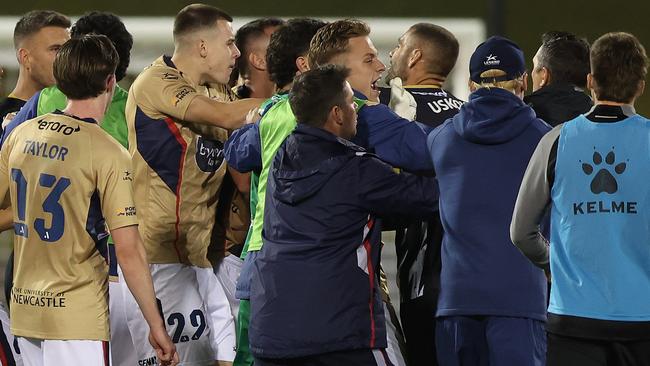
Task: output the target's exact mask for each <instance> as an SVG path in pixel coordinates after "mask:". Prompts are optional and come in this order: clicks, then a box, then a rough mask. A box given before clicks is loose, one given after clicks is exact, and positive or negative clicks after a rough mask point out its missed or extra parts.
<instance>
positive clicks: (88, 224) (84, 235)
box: [0, 112, 137, 341]
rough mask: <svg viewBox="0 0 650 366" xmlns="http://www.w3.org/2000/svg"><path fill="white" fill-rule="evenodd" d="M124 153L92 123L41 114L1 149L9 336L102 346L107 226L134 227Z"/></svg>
mask: <svg viewBox="0 0 650 366" xmlns="http://www.w3.org/2000/svg"><path fill="white" fill-rule="evenodd" d="M131 177H132V174H131V161H130V157H129V155H128V153H127V151H126V149H124V147H123V146H121V145H120V144H119V143H118V142H117V141H115V139H113V138H112V137H110V136H109V135H108V134H106V132H104V131H103V130H102V129H101V128H100V127H99V125H97V124H96V123H95V122H94V121H93V120H90V119H78V118H75V117H71V116H68V115H64V114H62V113H61V112H55V113H49V114H45V115H43V116H40V117H37V118H35V119H32V120H30V121H27V122H25V123H23V124H22V125H20V126H18V127H17V128H16V129H14V130H13V132H12V133H11V134H10V135H9V136H8V137H7V138H6V140H5V142H4V145H3V146H2V151H1V152H0V197H6V194H7V191H9V193H10V197H11V207H12V210H13V216H14V234H15V235H14V250H15V258H14V287H13V289H12V293H11V330H12V333H13V334H14V335H17V336H22V337H31V338H38V339H56V340H104V341H107V340H108V337H109V332H108V299H107V296H108V283H107V280H108V263H107V260H108V256H107V237H108V230H107V227H108V229H111V230H112V229H117V228H121V227H125V226H130V225H135V224H137V217H136V211H135V205H134V202H133V191H132V182H131V179H132V178H131Z"/></svg>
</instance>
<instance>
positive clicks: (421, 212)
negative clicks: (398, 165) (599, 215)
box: [357, 156, 439, 216]
mask: <svg viewBox="0 0 650 366" xmlns="http://www.w3.org/2000/svg"><path fill="white" fill-rule="evenodd" d="M357 172H358V177H357V181H358V182H359V183H358V184H357V192H358V194H359V198H360V200H361V204H362V206H363V207H364V208H366V209H368V210H369V211H370V212H372V213H373V214H376V215H391V214H403V215H410V216H428V215H432V214H433V213H435V212H436V211H437V210H438V196H439V192H438V184H437V181H436V179H435V178H434V177H424V176H417V175H414V174H410V173H396V172H395V171H394V170H393V168H392V167H391V166H390V165H388V164H386V163H384V162H383V161H381V160H379V159H377V158H376V157H374V156H364V157H362V158H361V159H359V166H358V169H357Z"/></svg>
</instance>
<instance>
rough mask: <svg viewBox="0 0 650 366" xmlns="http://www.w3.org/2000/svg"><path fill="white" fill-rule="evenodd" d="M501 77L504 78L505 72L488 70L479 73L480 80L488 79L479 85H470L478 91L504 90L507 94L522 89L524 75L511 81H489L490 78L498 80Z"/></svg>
mask: <svg viewBox="0 0 650 366" xmlns="http://www.w3.org/2000/svg"><path fill="white" fill-rule="evenodd" d="M502 76H506V72H505V71H502V70H498V69H490V70H486V71H483V72H482V73H481V79H488V80H486V81H483V82H481V83H480V84H479V83H477V82H475V81H472V85H473V86H474V88H475V89H480V88H488V89H489V88H500V89H505V90H507V91H509V92H512V93H516V92H517V89H518V88H523V87H524V75H522V76H520V77H518V78H516V79H512V80H504V81H497V80H492V81H489V79H490V78H499V77H502Z"/></svg>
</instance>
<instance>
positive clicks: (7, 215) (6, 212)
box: [0, 207, 14, 232]
mask: <svg viewBox="0 0 650 366" xmlns="http://www.w3.org/2000/svg"><path fill="white" fill-rule="evenodd" d="M13 226H14V214H13V211H12V210H11V207H7V208H4V209H2V210H0V232H2V231H6V230H9V229H11V228H12V227H13Z"/></svg>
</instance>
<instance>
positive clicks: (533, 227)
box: [510, 33, 650, 366]
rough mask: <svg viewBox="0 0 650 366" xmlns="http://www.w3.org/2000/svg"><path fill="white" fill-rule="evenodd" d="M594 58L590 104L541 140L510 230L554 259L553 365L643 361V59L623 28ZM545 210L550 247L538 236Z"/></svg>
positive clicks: (647, 233)
mask: <svg viewBox="0 0 650 366" xmlns="http://www.w3.org/2000/svg"><path fill="white" fill-rule="evenodd" d="M590 54H591V73H590V74H589V77H588V81H587V86H588V88H589V89H590V90H591V95H592V98H593V99H594V101H595V106H594V107H593V108H592V109H591V110H590V111H589V112H588V113H586V114H584V115H581V116H578V117H576V118H575V119H572V120H570V121H568V122H566V123H564V124H562V125H559V126H557V127H555V128H554V129H553V130H552V131H551V132H550V133H548V134H547V135H546V136H544V138H543V139H542V141H541V142H540V143H539V145H538V146H537V149H536V150H535V153H534V154H533V157H532V158H531V160H530V163H529V164H528V169H527V170H526V175H525V176H524V180H523V182H522V184H521V188H520V190H519V197H518V198H517V204H516V206H515V210H514V214H513V218H512V225H511V227H510V231H511V235H512V240H513V242H514V243H515V245H517V247H519V249H520V250H521V251H522V253H524V254H525V255H526V256H527V257H528V258H530V260H531V261H532V262H533V263H535V264H536V265H538V266H539V267H541V268H544V269H545V270H548V269H549V261H550V271H551V274H552V277H553V286H552V287H551V301H550V306H549V308H548V324H547V331H548V365H549V366H564V365H612V366H613V365H617V366H619V365H647V364H648V360H650V340H649V338H648V334H650V292H649V291H648V289H649V288H650V267H649V266H648V263H650V252H648V237H650V227H649V226H648V222H649V221H650V218H649V215H650V210H649V209H648V207H649V206H648V205H649V204H650V200H649V197H650V194H649V193H650V191H649V189H648V185H647V183H646V182H647V180H648V175H649V174H650V172H649V170H648V166H650V155H648V150H649V149H650V139H649V138H648V136H650V134H649V132H650V120H648V119H647V118H644V117H642V116H640V115H638V114H636V112H635V111H634V102H635V101H636V99H637V98H638V97H640V96H641V95H642V94H643V90H644V87H645V78H646V75H647V69H648V58H647V56H646V52H645V49H644V47H643V46H642V45H641V43H640V42H639V41H638V40H637V38H636V37H634V36H633V35H632V34H629V33H607V34H605V35H603V36H602V37H600V38H598V39H597V40H596V41H595V42H594V43H593V45H592V46H591V53H590ZM549 206H550V211H551V241H550V247H549V245H548V242H547V241H546V240H544V238H542V237H541V235H540V234H539V232H538V231H539V228H538V227H539V223H540V221H541V218H542V216H543V215H544V212H546V210H547V208H549ZM549 251H550V254H549ZM549 256H550V258H549Z"/></svg>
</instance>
